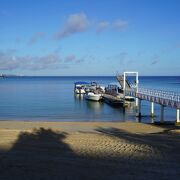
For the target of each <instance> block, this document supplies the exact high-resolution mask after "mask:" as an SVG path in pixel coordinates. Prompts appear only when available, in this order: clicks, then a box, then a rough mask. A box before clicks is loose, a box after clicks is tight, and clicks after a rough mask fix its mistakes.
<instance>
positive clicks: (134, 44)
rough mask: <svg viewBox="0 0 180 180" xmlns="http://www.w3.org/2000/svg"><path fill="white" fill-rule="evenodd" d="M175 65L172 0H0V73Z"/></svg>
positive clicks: (169, 68) (179, 65) (103, 71)
mask: <svg viewBox="0 0 180 180" xmlns="http://www.w3.org/2000/svg"><path fill="white" fill-rule="evenodd" d="M179 69H180V1H178V0H177V1H176V0H166V1H164V0H99V1H97V0H76V1H74V0H67V1H62V0H28V1H24V0H0V74H2V73H4V74H17V75H61V76H63V75H64V76H67V75H69V76H71V75H115V74H116V73H117V72H119V73H122V72H123V71H139V74H140V75H180V71H179Z"/></svg>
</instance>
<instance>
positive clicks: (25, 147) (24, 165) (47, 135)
mask: <svg viewBox="0 0 180 180" xmlns="http://www.w3.org/2000/svg"><path fill="white" fill-rule="evenodd" d="M96 131H97V132H98V134H99V133H100V134H103V136H110V137H112V138H113V137H115V138H120V139H122V138H123V139H124V140H125V141H128V142H129V143H130V144H131V143H132V144H144V145H149V146H152V147H154V149H157V150H158V151H159V152H160V153H162V155H163V156H164V157H163V158H165V160H163V159H162V161H159V159H156V158H155V157H154V159H153V157H151V159H148V160H146V159H143V158H142V159H135V158H131V157H127V158H126V157H124V158H122V157H121V156H117V157H107V158H100V157H98V158H96V157H95V156H83V155H79V154H77V153H75V152H74V151H73V150H72V149H71V147H70V146H69V145H68V144H66V143H65V142H64V140H65V139H66V138H67V136H68V135H69V134H67V133H63V132H56V131H52V130H51V129H44V128H40V129H36V130H34V131H33V132H22V133H21V134H19V136H18V139H17V140H16V142H15V143H14V145H13V147H12V148H11V149H10V150H7V151H6V150H1V149H0V179H2V180H6V179H10V180H11V179H13V180H21V179H23V180H26V179H28V180H29V179H31V180H33V179H38V180H40V179H43V180H46V179H52V180H53V179H67V180H68V179H146V180H147V179H166V178H167V179H178V178H179V177H180V173H179V167H180V165H179V164H178V163H177V162H180V161H179V160H180V156H179V155H180V146H179V143H177V145H176V146H175V147H172V143H171V141H172V140H173V139H171V138H173V137H171V138H170V139H168V137H164V136H162V137H161V136H157V135H150V136H142V135H137V134H130V133H128V132H124V131H121V130H120V129H116V128H107V129H105V128H101V127H99V128H98V129H96ZM95 133H96V132H95ZM87 141H88V139H87ZM164 141H166V142H167V143H166V142H164ZM175 141H178V142H179V140H178V139H175ZM157 142H162V144H161V143H159V144H158V143H157ZM157 144H158V145H157ZM175 150H176V151H179V155H178V153H175V154H174V155H173V152H174V151H175ZM168 153H170V154H171V155H169V156H168V157H165V156H166V155H167V154H168ZM166 160H168V162H166Z"/></svg>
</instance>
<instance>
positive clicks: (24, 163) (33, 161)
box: [0, 128, 78, 180]
mask: <svg viewBox="0 0 180 180" xmlns="http://www.w3.org/2000/svg"><path fill="white" fill-rule="evenodd" d="M67 135H68V134H67V133H64V132H55V131H52V130H51V129H44V128H40V129H35V130H33V132H22V133H20V134H19V136H18V139H17V140H16V142H15V143H14V145H13V147H12V148H11V149H10V150H8V151H3V150H0V161H1V164H0V174H1V175H0V176H1V178H2V179H15V180H16V179H18V180H19V179H67V178H68V177H73V173H75V172H73V171H72V172H71V175H72V176H71V175H70V173H69V171H71V170H72V169H73V163H72V161H74V160H75V159H76V158H78V155H77V154H75V153H74V152H73V151H72V149H71V148H70V147H69V146H68V145H67V144H66V143H64V142H63V140H64V139H65V138H66V137H67ZM68 179H69V178H68ZM70 179H71V178H70Z"/></svg>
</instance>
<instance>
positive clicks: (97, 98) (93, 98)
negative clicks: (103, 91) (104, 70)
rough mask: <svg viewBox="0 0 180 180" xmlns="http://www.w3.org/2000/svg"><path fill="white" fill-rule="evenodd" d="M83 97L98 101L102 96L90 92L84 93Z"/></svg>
mask: <svg viewBox="0 0 180 180" xmlns="http://www.w3.org/2000/svg"><path fill="white" fill-rule="evenodd" d="M84 97H85V99H87V100H90V101H100V100H101V98H102V96H101V95H100V94H92V93H89V94H86V95H85V96H84Z"/></svg>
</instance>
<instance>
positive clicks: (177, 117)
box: [176, 109, 180, 124]
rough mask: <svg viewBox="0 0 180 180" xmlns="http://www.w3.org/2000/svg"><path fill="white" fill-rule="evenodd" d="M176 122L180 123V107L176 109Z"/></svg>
mask: <svg viewBox="0 0 180 180" xmlns="http://www.w3.org/2000/svg"><path fill="white" fill-rule="evenodd" d="M176 123H178V124H179V123H180V120H179V109H177V110H176Z"/></svg>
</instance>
